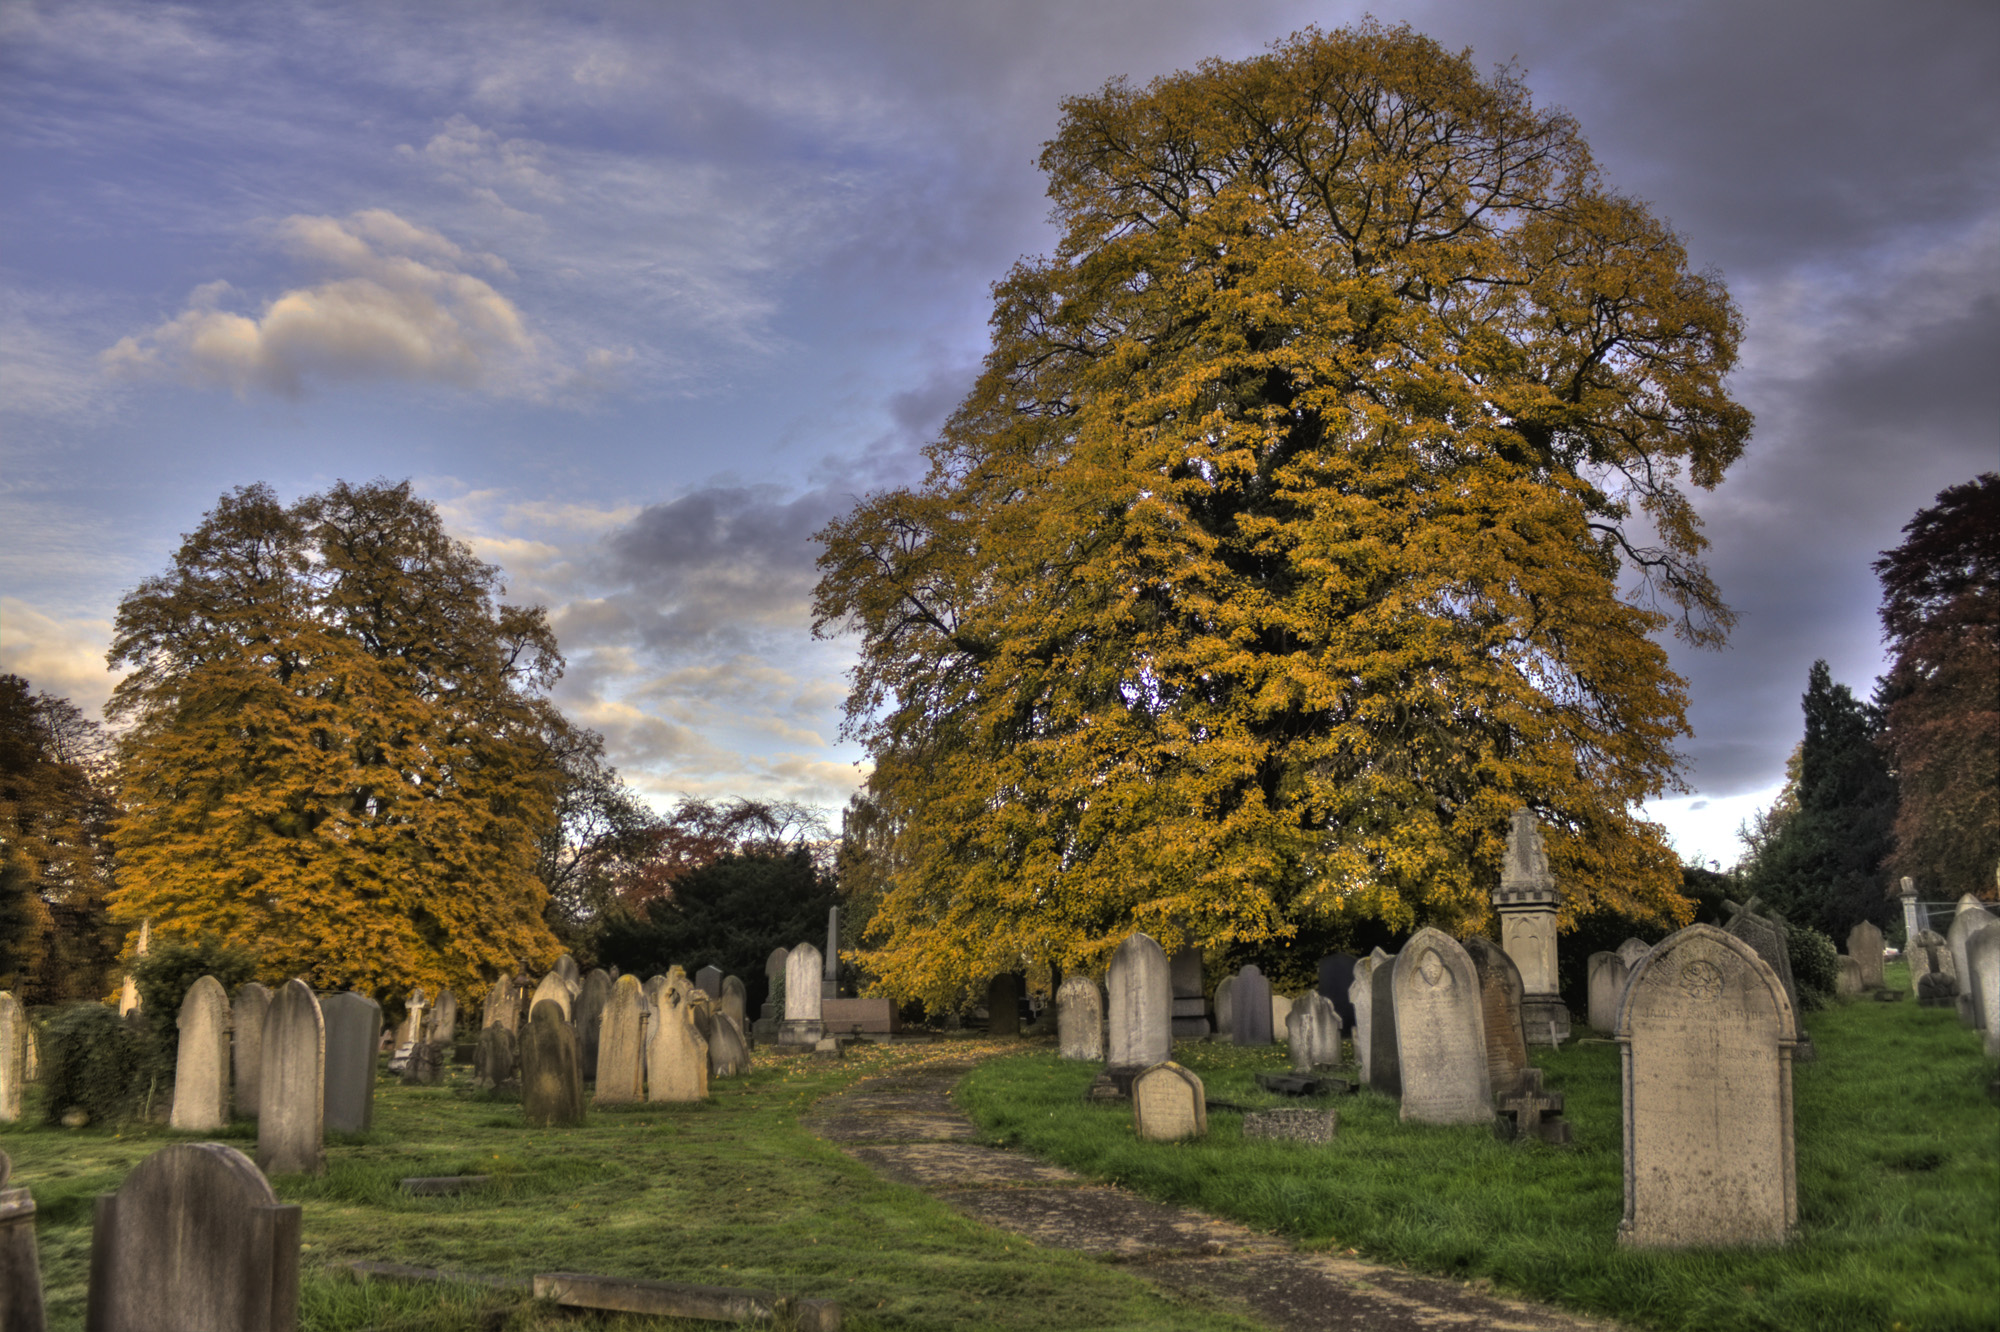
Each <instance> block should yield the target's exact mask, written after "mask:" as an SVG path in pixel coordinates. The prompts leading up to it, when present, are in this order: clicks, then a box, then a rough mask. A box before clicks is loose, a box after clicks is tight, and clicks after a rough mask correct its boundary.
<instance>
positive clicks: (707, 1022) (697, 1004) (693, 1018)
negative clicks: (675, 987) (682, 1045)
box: [687, 988, 826, 1041]
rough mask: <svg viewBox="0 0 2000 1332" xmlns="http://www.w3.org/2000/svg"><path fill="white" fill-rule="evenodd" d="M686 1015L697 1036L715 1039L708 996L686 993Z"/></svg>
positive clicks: (712, 1016)
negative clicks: (692, 1024)
mask: <svg viewBox="0 0 2000 1332" xmlns="http://www.w3.org/2000/svg"><path fill="white" fill-rule="evenodd" d="M825 1006H826V1001H825V1000H824V999H822V1000H820V1007H821V1008H822V1010H823V1009H824V1008H825ZM687 1015H688V1021H690V1022H692V1023H694V1030H695V1034H696V1035H697V1036H700V1037H701V1038H702V1039H703V1040H705V1041H713V1040H714V1039H715V1005H714V1004H713V1003H711V1002H709V998H708V995H707V994H706V993H705V992H703V991H702V990H700V989H698V988H697V989H693V990H689V991H688V997H687Z"/></svg>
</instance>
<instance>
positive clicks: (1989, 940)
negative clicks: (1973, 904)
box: [1965, 921, 2000, 1056]
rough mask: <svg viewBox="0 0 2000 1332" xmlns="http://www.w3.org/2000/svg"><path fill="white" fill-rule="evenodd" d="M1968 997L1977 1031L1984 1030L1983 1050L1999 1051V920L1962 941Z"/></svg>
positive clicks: (1994, 1052)
mask: <svg viewBox="0 0 2000 1332" xmlns="http://www.w3.org/2000/svg"><path fill="white" fill-rule="evenodd" d="M1965 966H1966V970H1967V971H1969V972H1971V975H1970V976H1969V977H1967V984H1966V987H1965V988H1966V992H1967V997H1969V998H1970V999H1971V1000H1972V1008H1973V1014H1974V1017H1975V1019H1976V1020H1977V1022H1978V1027H1979V1030H1980V1031H1983V1032H1985V1033H1986V1053H1987V1054H1988V1055H1990V1056H1993V1055H2000V921H1993V922H1989V923H1988V924H1985V925H1982V926H1980V927H1979V928H1978V929H1976V930H1974V931H1973V932H1972V935H1971V937H1970V938H1968V939H1967V940H1966V941H1965Z"/></svg>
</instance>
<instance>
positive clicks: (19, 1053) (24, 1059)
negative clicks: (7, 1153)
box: [0, 990, 28, 1124]
mask: <svg viewBox="0 0 2000 1332" xmlns="http://www.w3.org/2000/svg"><path fill="white" fill-rule="evenodd" d="M27 1084H28V1015H27V1013H26V1012H24V1011H23V1010H22V1008H21V1001H20V1000H18V999H16V998H15V997H14V996H13V995H11V994H9V993H8V992H6V991H5V990H0V1124H11V1123H13V1122H14V1121H15V1120H17V1119H19V1118H20V1117H21V1102H22V1098H23V1094H24V1089H25V1088H26V1087H27Z"/></svg>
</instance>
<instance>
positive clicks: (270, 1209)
mask: <svg viewBox="0 0 2000 1332" xmlns="http://www.w3.org/2000/svg"><path fill="white" fill-rule="evenodd" d="M298 1316H299V1209H298V1208H297V1207H296V1206H285V1205H283V1204H281V1203H279V1201H278V1198H277V1195H276V1194H274V1193H272V1192H271V1185H270V1182H269V1181H268V1180H266V1179H265V1178H264V1176H263V1174H262V1173H260V1172H259V1171H258V1169H257V1167H256V1166H255V1165H253V1164H252V1163H251V1161H250V1158H248V1157H247V1156H245V1155H243V1153H241V1152H239V1151H237V1150H236V1149H235V1148H233V1147H225V1146H223V1145H222V1144H221V1143H219V1142H185V1143H177V1144H175V1145H174V1146H172V1147H168V1148H165V1149H163V1150H161V1151H158V1152H155V1153H153V1154H152V1155H151V1156H149V1157H147V1158H146V1159H145V1160H143V1161H141V1162H140V1163H139V1164H138V1165H137V1166H135V1167H134V1168H133V1170H132V1173H131V1174H129V1175H127V1176H126V1177H125V1182H124V1183H123V1184H121V1185H119V1186H118V1191H117V1192H116V1193H105V1194H99V1195H98V1198H97V1216H96V1219H95V1221H94V1223H93V1225H92V1228H91V1237H90V1295H89V1304H88V1306H87V1310H86V1312H85V1315H84V1325H85V1326H86V1327H87V1328H89V1329H90V1332H291V1329H293V1328H295V1327H297V1326H298Z"/></svg>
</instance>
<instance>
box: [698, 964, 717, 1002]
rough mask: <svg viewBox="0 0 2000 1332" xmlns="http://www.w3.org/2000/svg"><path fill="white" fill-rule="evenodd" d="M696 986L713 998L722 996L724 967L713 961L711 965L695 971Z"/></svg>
mask: <svg viewBox="0 0 2000 1332" xmlns="http://www.w3.org/2000/svg"><path fill="white" fill-rule="evenodd" d="M694 988H695V989H697V990H700V991H701V992H702V993H704V994H706V995H707V996H708V997H709V998H711V999H718V998H720V997H721V996H722V968H721V967H718V966H716V965H715V964H714V963H712V962H711V963H709V965H707V966H705V967H703V968H702V969H701V970H699V971H697V972H695V973H694Z"/></svg>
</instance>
